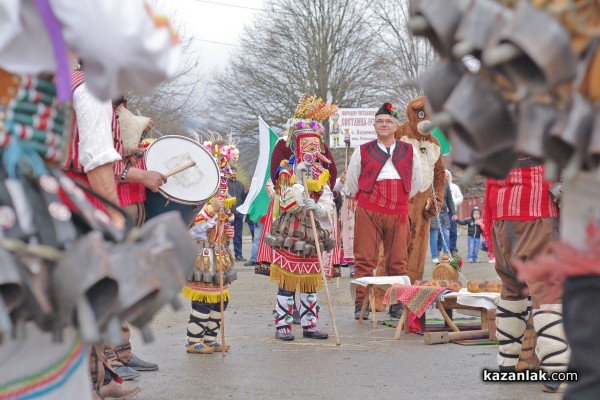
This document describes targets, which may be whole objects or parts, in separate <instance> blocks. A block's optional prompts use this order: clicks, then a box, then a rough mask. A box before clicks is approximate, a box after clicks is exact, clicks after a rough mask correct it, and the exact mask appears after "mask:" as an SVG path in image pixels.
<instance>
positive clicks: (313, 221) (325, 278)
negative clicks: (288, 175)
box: [302, 172, 341, 346]
mask: <svg viewBox="0 0 600 400" xmlns="http://www.w3.org/2000/svg"><path fill="white" fill-rule="evenodd" d="M302 176H303V178H304V179H302V180H303V183H304V193H306V197H307V198H308V196H309V195H310V193H309V191H308V186H307V184H306V173H305V172H302ZM308 214H309V216H310V223H311V225H312V231H313V237H314V238H315V248H316V249H317V257H318V258H319V267H320V270H321V279H322V280H323V287H324V288H325V297H327V307H328V308H329V315H331V324H332V325H333V334H334V336H335V345H336V346H339V345H341V343H340V336H339V335H338V331H337V325H336V324H335V317H334V315H333V305H332V304H331V296H330V295H329V287H328V286H327V277H326V276H325V267H324V265H323V258H322V257H321V246H320V245H319V235H318V234H317V224H316V222H315V215H314V213H313V211H312V210H309V211H308Z"/></svg>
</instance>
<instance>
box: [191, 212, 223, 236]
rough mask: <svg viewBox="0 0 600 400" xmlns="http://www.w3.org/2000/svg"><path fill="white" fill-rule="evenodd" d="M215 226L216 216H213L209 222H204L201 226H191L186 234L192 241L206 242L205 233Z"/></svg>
mask: <svg viewBox="0 0 600 400" xmlns="http://www.w3.org/2000/svg"><path fill="white" fill-rule="evenodd" d="M215 225H217V217H216V216H214V217H213V219H211V220H208V221H204V222H202V223H201V224H196V225H194V226H192V227H191V228H190V230H189V231H188V233H189V234H190V236H191V238H192V239H194V240H208V234H207V233H206V232H208V231H209V229H211V228H214V227H215Z"/></svg>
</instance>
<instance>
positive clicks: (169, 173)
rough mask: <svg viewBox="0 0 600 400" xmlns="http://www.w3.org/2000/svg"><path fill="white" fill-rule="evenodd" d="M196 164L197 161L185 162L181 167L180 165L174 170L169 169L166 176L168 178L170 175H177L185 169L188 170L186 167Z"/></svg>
mask: <svg viewBox="0 0 600 400" xmlns="http://www.w3.org/2000/svg"><path fill="white" fill-rule="evenodd" d="M194 165H196V161H190V162H189V163H187V164H184V165H182V166H181V167H179V168H176V169H174V170H172V171H169V172H167V173H166V174H165V176H166V177H167V178H168V177H170V176H173V175H175V174H178V173H180V172H181V171H185V170H186V169H188V168H192V167H193V166H194Z"/></svg>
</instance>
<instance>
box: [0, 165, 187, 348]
mask: <svg viewBox="0 0 600 400" xmlns="http://www.w3.org/2000/svg"><path fill="white" fill-rule="evenodd" d="M0 172H2V171H0ZM26 180H27V179H25V180H22V181H20V180H18V179H5V180H1V179H0V181H1V184H0V217H1V218H0V220H1V221H0V343H1V342H2V336H4V335H13V336H14V337H16V338H17V339H18V338H20V337H23V336H24V335H27V332H26V330H25V326H26V325H25V322H27V321H33V322H34V323H35V324H36V325H37V327H38V328H40V329H41V330H43V331H46V332H52V333H53V335H54V338H55V340H57V341H60V340H61V339H62V331H63V329H64V328H65V327H66V326H70V325H72V326H75V327H77V328H78V330H79V332H80V334H81V336H82V339H83V340H84V341H86V342H88V343H98V342H105V343H111V344H118V343H120V341H121V338H120V337H121V333H120V331H121V329H120V325H121V322H128V323H129V324H131V325H133V326H135V327H137V328H139V329H141V330H142V335H143V337H144V340H151V339H152V335H151V332H150V330H149V328H148V323H149V322H150V321H151V320H152V318H153V316H154V315H155V314H156V312H157V311H158V310H160V308H161V307H162V306H163V305H165V304H166V303H171V304H172V305H173V306H174V307H178V302H177V298H178V296H179V294H180V292H181V289H182V287H183V285H184V284H185V282H186V277H187V276H189V274H190V272H191V271H192V269H193V267H194V262H195V259H196V253H197V250H196V247H195V244H194V242H193V241H192V240H191V239H190V237H189V235H188V234H187V229H186V226H185V224H184V222H183V221H182V220H181V217H180V216H179V213H177V212H169V213H165V214H162V215H160V216H158V217H155V218H154V219H151V220H149V221H148V222H147V223H146V224H145V225H144V226H143V227H142V228H140V229H137V228H134V229H132V230H130V231H129V232H128V234H127V235H126V236H125V237H123V235H121V238H116V237H114V236H113V235H112V234H111V230H110V229H108V228H109V227H110V224H108V223H107V224H106V225H105V226H104V227H102V226H98V224H99V223H100V220H99V219H94V218H91V219H87V218H88V217H91V216H93V215H94V211H93V209H91V207H92V206H91V204H89V203H87V202H86V201H85V196H84V195H83V193H82V192H81V191H79V192H78V191H77V189H74V188H73V187H74V185H72V182H71V186H69V185H62V183H64V182H68V179H67V180H65V177H64V176H62V177H61V178H60V179H55V178H54V177H51V176H44V177H42V178H40V180H39V181H40V182H41V184H40V185H37V184H36V185H32V184H31V182H25V181H26ZM32 182H33V181H32ZM58 182H61V184H60V186H61V189H63V191H64V192H65V193H67V192H71V193H67V196H69V194H71V195H73V196H69V197H70V199H71V200H72V201H74V202H75V203H78V204H79V206H82V205H84V207H83V208H84V210H82V209H80V211H82V214H81V215H78V217H79V218H81V219H83V220H86V219H87V222H86V223H85V224H78V225H77V226H76V225H75V224H73V223H72V219H71V215H70V213H68V211H66V213H65V210H64V209H60V210H59V208H60V207H59V206H60V205H62V206H64V204H62V202H61V201H60V200H59V198H58V195H57V190H56V187H52V185H54V184H56V185H59V183H58ZM32 188H38V189H39V190H33V189H32ZM45 196H46V197H47V198H44V197H45ZM86 207H88V208H86ZM61 213H62V214H61ZM96 214H97V213H96ZM106 222H107V221H106ZM82 226H86V229H83V230H82V228H81V227H82ZM104 228H107V229H104ZM112 233H114V231H113V232H112Z"/></svg>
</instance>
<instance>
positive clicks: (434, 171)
mask: <svg viewBox="0 0 600 400" xmlns="http://www.w3.org/2000/svg"><path fill="white" fill-rule="evenodd" d="M406 116H407V117H408V120H406V121H405V122H404V123H403V124H402V125H400V126H399V127H398V130H397V131H396V138H397V139H400V140H402V141H405V142H408V143H411V144H413V145H414V146H415V147H416V148H417V149H418V150H420V151H419V157H420V158H421V168H422V171H423V186H421V190H420V191H419V193H417V194H416V195H415V196H413V197H412V198H411V199H410V202H409V209H410V211H409V217H410V221H411V224H410V238H411V240H410V245H409V247H408V260H407V263H406V268H407V272H408V276H409V277H410V281H411V282H414V281H416V280H418V279H419V280H420V279H423V272H424V269H425V257H426V254H427V246H428V244H429V220H430V219H431V218H433V217H435V215H436V207H435V205H434V203H433V201H434V200H433V190H432V184H433V187H435V196H436V199H437V209H441V207H442V202H443V201H444V188H445V182H446V177H445V167H444V161H443V159H442V150H441V147H440V143H439V142H438V140H437V139H436V138H435V137H433V136H432V135H431V134H429V133H425V134H421V132H424V131H423V129H419V127H421V128H422V126H423V124H424V123H425V122H426V121H429V113H428V111H427V110H426V107H425V97H423V96H421V97H417V98H416V99H413V100H411V101H410V102H409V103H408V106H407V107H406Z"/></svg>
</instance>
